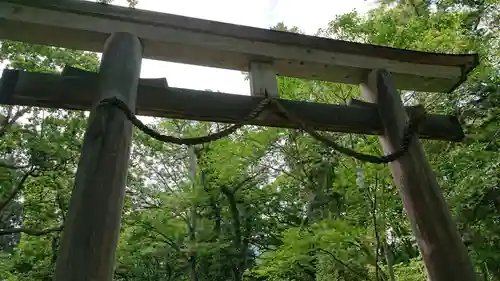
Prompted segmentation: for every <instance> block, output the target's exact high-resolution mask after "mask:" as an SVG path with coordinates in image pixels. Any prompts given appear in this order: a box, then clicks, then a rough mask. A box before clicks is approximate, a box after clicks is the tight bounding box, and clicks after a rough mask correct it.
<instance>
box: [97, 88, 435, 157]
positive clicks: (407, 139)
mask: <svg viewBox="0 0 500 281" xmlns="http://www.w3.org/2000/svg"><path fill="white" fill-rule="evenodd" d="M270 104H272V105H274V106H275V107H276V109H277V110H278V111H279V112H280V113H281V114H282V115H283V116H284V117H285V118H287V119H288V120H289V121H291V122H293V123H295V124H297V125H298V127H299V128H300V129H302V130H303V131H305V132H306V133H308V134H309V135H311V137H313V138H314V139H316V140H318V141H320V142H322V143H324V144H326V145H327V146H329V147H331V148H332V149H334V150H335V151H337V152H339V153H341V154H344V155H347V156H350V157H353V158H355V159H357V160H360V161H363V162H368V163H374V164H387V163H390V162H393V161H396V160H397V159H399V158H401V157H402V156H403V155H404V154H405V153H406V152H408V149H409V147H410V145H411V141H412V139H414V137H415V136H416V135H417V133H418V127H419V125H420V124H421V123H422V122H423V120H424V119H425V112H423V111H419V113H417V114H416V116H411V114H410V118H409V120H408V123H407V125H406V127H405V129H404V131H403V137H402V140H401V146H400V148H399V150H398V151H396V152H394V153H391V154H389V155H383V156H375V155H369V154H364V153H360V152H357V151H355V150H352V149H350V148H347V147H344V146H341V145H339V144H338V143H336V142H335V141H333V140H332V139H330V138H328V137H327V136H324V135H322V134H320V133H318V132H316V131H315V130H314V129H313V128H312V127H310V126H309V125H307V124H306V123H305V122H304V121H302V120H301V119H300V118H298V117H297V116H296V115H295V114H293V113H292V112H290V111H289V110H287V109H286V108H285V107H284V106H283V105H282V104H281V103H280V102H279V100H278V99H275V98H270V97H268V96H267V95H265V98H264V99H262V100H261V101H260V102H259V104H257V106H256V107H255V108H254V109H253V110H252V111H250V112H249V113H248V115H247V116H246V117H245V118H243V120H241V121H240V122H239V123H237V124H234V125H232V126H229V127H227V128H226V129H223V130H222V131H219V132H217V133H214V134H210V135H207V136H202V137H194V138H178V137H174V136H167V135H163V134H160V133H158V132H156V131H155V130H153V129H151V128H149V127H148V126H147V125H145V124H144V123H143V122H142V121H141V120H139V119H138V118H137V116H136V115H135V114H134V113H133V112H132V111H131V110H130V109H129V108H128V106H127V105H126V104H125V103H124V102H123V101H121V100H120V99H118V98H116V97H113V98H107V99H103V100H102V101H101V102H100V103H99V104H98V105H97V107H98V108H99V107H103V106H113V107H116V108H118V109H120V110H121V111H122V112H123V113H124V114H125V116H126V117H127V119H128V120H130V121H131V122H132V124H133V125H134V126H135V127H137V128H138V129H139V130H141V131H142V132H144V133H145V134H146V135H148V136H150V137H152V138H154V139H156V140H158V141H161V142H166V143H173V144H178V145H197V144H203V143H208V142H213V141H217V140H219V139H221V138H224V137H227V136H229V135H231V134H232V133H234V132H236V131H237V130H238V129H239V128H241V127H243V126H244V125H246V124H247V123H248V122H249V121H251V120H253V119H255V118H256V117H257V116H258V115H259V114H261V113H262V112H263V111H264V110H265V109H266V107H267V106H268V105H270Z"/></svg>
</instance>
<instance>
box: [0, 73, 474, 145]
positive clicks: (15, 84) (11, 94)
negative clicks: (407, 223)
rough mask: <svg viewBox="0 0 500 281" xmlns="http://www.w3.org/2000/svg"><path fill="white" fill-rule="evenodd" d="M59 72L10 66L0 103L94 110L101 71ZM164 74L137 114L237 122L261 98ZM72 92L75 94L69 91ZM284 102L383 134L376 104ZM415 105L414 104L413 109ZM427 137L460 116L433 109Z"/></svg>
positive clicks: (309, 118) (279, 123)
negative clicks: (184, 85) (171, 83)
mask: <svg viewBox="0 0 500 281" xmlns="http://www.w3.org/2000/svg"><path fill="white" fill-rule="evenodd" d="M66 74H68V75H70V74H71V75H73V76H59V75H53V74H44V73H31V72H25V71H18V70H5V71H4V74H3V76H2V80H1V83H2V85H3V86H0V103H2V104H15V105H28V106H40V107H49V108H65V109H75V110H90V108H91V107H92V104H93V103H95V102H96V101H97V100H98V99H99V97H98V95H97V94H96V93H97V91H96V81H97V74H96V73H92V72H85V71H82V70H77V69H72V70H67V71H66ZM165 84H166V81H165V80H164V79H140V82H139V87H138V96H137V107H136V113H137V114H138V115H146V116H154V117H166V118H176V119H189V120H199V121H212V122H223V123H238V122H240V121H241V120H242V119H244V118H245V117H246V116H247V115H248V113H249V112H250V111H252V110H253V109H254V108H255V107H256V106H257V104H258V103H259V102H260V100H261V98H259V97H250V96H242V95H234V94H227V93H217V92H208V91H196V90H188V89H180V88H168V87H165ZM69 93H71V94H69ZM280 102H281V103H282V104H283V106H284V107H285V108H286V109H287V110H290V111H291V112H293V113H295V114H296V115H297V116H299V117H300V118H301V119H302V120H304V121H306V122H307V123H308V124H309V125H311V126H312V127H313V128H314V129H316V130H321V131H334V132H344V133H358V134H374V135H377V134H382V133H383V127H382V124H381V122H380V117H379V116H378V111H377V108H376V107H368V108H363V107H358V106H345V105H336V104H324V103H312V102H299V101H292V100H283V99H282V100H280ZM409 110H412V109H409ZM261 116H262V118H261V119H260V118H259V119H256V120H252V121H251V122H249V123H248V124H252V125H261V126H270V127H283V128H297V124H294V123H292V122H290V121H289V120H286V119H285V118H283V117H282V116H280V115H278V114H276V113H274V112H273V110H272V108H271V111H268V112H265V114H262V115H261ZM419 133H420V136H421V137H422V138H427V139H436V140H447V141H460V140H462V139H463V137H464V134H463V131H462V128H461V126H460V123H459V122H458V119H457V118H456V117H455V116H445V115H436V114H429V115H428V116H427V120H426V121H425V122H424V123H423V125H422V127H421V128H420V130H419Z"/></svg>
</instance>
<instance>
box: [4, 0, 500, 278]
mask: <svg viewBox="0 0 500 281" xmlns="http://www.w3.org/2000/svg"><path fill="white" fill-rule="evenodd" d="M131 4H132V5H134V4H136V3H134V2H133V1H132V2H131ZM320 8H321V7H318V9H320ZM499 22H500V1H499V0H383V1H380V2H378V3H377V5H376V6H375V7H374V8H373V9H371V10H370V11H368V12H367V13H364V14H359V13H357V12H350V13H346V14H343V15H339V16H335V17H333V18H332V20H331V22H330V23H329V24H328V26H325V27H324V28H323V29H321V30H320V31H318V35H319V36H324V37H330V38H337V39H343V40H349V41H355V42H363V43H372V44H378V45H384V46H391V47H398V48H407V49H413V50H422V51H433V52H445V53H470V52H475V53H478V54H479V55H480V58H481V64H480V66H479V67H478V68H476V69H475V70H474V71H473V72H472V73H471V74H470V75H469V78H468V80H467V82H465V83H464V84H463V85H461V86H460V87H459V88H458V89H456V90H455V91H454V92H453V93H450V94H442V93H441V94H438V93H420V92H403V93H402V96H403V97H404V101H405V104H407V105H412V104H422V105H424V106H425V107H426V109H427V110H428V111H431V112H434V113H443V114H453V115H457V116H458V117H459V119H460V121H461V124H462V125H463V127H464V129H465V130H466V139H465V140H464V142H462V143H450V142H443V141H427V140H425V141H423V144H424V148H425V151H426V154H427V157H428V159H429V161H430V163H431V165H432V167H433V169H434V171H435V174H436V176H437V178H438V181H439V184H440V186H441V188H442V192H443V194H444V196H445V198H446V200H447V202H448V205H449V208H450V209H451V212H452V215H453V217H454V219H455V221H456V223H457V225H458V228H459V231H460V234H461V236H462V238H463V240H464V243H465V244H466V246H467V249H468V251H469V255H470V257H471V259H472V261H473V263H474V265H475V268H476V271H477V274H478V280H484V281H487V280H496V281H500V153H499V148H500V36H499V34H500V25H499ZM273 29H277V30H284V31H290V32H298V33H300V32H301V31H300V27H287V26H286V23H279V24H277V25H276V26H274V27H273ZM0 62H2V63H5V64H7V67H12V68H17V69H23V70H29V71H40V72H58V71H60V69H61V67H63V66H64V65H71V66H74V67H79V68H82V69H86V70H90V71H97V69H98V65H99V60H98V55H97V54H94V53H88V52H81V51H72V50H67V49H61V48H53V47H47V46H39V45H30V44H24V43H19V42H12V41H7V40H4V41H1V46H0ZM167 78H168V77H167ZM278 84H279V90H280V93H281V95H282V97H283V98H286V99H294V100H303V101H314V102H322V103H345V102H347V101H348V100H349V99H350V98H352V97H357V96H359V88H358V87H357V86H351V85H344V84H333V83H327V82H323V81H308V80H300V79H292V78H286V77H279V81H278ZM150 125H151V126H153V127H154V128H155V129H156V130H158V131H160V132H162V133H165V134H170V135H177V136H184V137H189V136H198V135H204V134H207V133H209V132H211V131H213V130H216V129H217V128H218V127H219V125H218V124H215V125H214V124H209V123H205V122H193V121H185V120H166V119H160V118H156V119H153V120H152V122H151V123H150ZM85 127H86V118H85V113H84V112H78V111H67V110H46V109H41V108H27V107H18V106H13V107H6V106H2V107H1V108H0V280H9V281H21V280H22V281H40V280H42V281H49V280H51V279H52V275H53V271H54V263H55V260H56V257H57V249H58V245H59V240H60V235H61V231H62V225H63V224H64V220H65V214H66V212H67V208H68V202H69V198H70V196H71V190H72V186H73V179H74V175H75V171H76V167H77V163H78V158H79V152H80V148H81V144H82V139H83V134H84V131H85ZM332 136H333V137H334V138H335V139H336V141H338V142H339V143H342V144H343V145H345V146H348V147H352V148H354V149H355V150H357V151H360V152H365V153H370V154H381V153H382V152H381V149H380V146H379V143H378V139H377V137H376V136H360V135H349V134H334V135H332ZM196 152H197V154H198V160H197V166H198V173H197V175H196V177H195V179H194V180H191V179H190V177H189V176H188V166H189V160H188V158H187V151H186V148H185V147H179V146H176V145H170V144H165V143H160V142H158V141H155V140H153V139H151V138H150V137H148V136H146V135H145V134H143V133H141V132H140V131H139V130H135V131H134V139H133V147H132V152H131V161H130V168H129V174H128V180H127V187H126V198H125V204H124V210H123V219H122V228H121V236H120V242H119V246H118V250H117V261H116V266H115V274H114V275H115V277H114V278H115V280H117V281H118V280H119V281H149V280H155V281H157V280H167V281H177V280H179V281H181V280H191V281H202V280H207V281H208V280H210V281H216V280H221V281H223V280H224V281H226V280H232V281H241V280H249V281H250V280H272V281H291V280H300V281H313V280H314V281H316V280H317V281H323V280H324V281H330V280H344V281H351V280H377V281H379V280H391V281H393V280H400V281H417V280H425V279H426V275H425V274H426V273H425V268H424V266H423V263H422V260H421V257H420V255H419V251H418V248H417V246H416V242H415V239H414V236H413V234H412V232H411V227H410V225H409V222H408V219H407V217H406V215H405V212H404V210H403V207H402V203H401V199H400V198H399V194H398V189H397V188H396V187H395V186H394V184H393V183H392V179H391V175H390V172H389V171H388V168H387V166H384V165H372V164H366V163H362V162H358V161H355V160H353V159H351V158H346V157H344V156H342V155H339V154H337V153H335V152H334V151H332V150H330V149H328V148H327V147H325V146H324V145H322V144H320V143H318V142H317V141H315V140H313V139H312V138H310V137H309V136H308V135H307V134H302V133H301V132H299V131H295V130H288V129H279V128H265V127H251V126H249V127H245V128H243V129H240V130H239V131H238V132H237V133H236V134H234V135H233V136H231V137H229V138H226V139H222V140H219V141H217V142H213V143H210V144H208V145H203V146H199V147H196Z"/></svg>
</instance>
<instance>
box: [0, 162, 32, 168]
mask: <svg viewBox="0 0 500 281" xmlns="http://www.w3.org/2000/svg"><path fill="white" fill-rule="evenodd" d="M0 167H2V168H7V169H12V170H17V169H24V168H28V167H29V165H24V166H16V165H13V164H10V163H7V162H4V161H0Z"/></svg>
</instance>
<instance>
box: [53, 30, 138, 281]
mask: <svg viewBox="0 0 500 281" xmlns="http://www.w3.org/2000/svg"><path fill="white" fill-rule="evenodd" d="M141 59H142V45H141V42H140V41H139V38H137V37H136V36H134V35H131V34H128V33H115V34H113V35H111V36H110V37H109V38H108V40H107V41H106V46H105V49H104V52H103V56H102V61H101V66H100V74H99V86H100V88H99V89H100V98H101V99H105V98H109V97H118V98H119V99H121V100H122V101H124V102H125V103H126V104H127V105H128V106H129V108H131V109H132V110H135V102H136V93H137V85H138V82H139V74H140V69H141ZM131 138H132V124H131V123H130V121H128V120H127V118H126V117H125V115H124V114H123V113H122V112H121V111H120V109H118V108H113V107H110V106H105V107H98V108H97V109H95V110H93V111H92V113H91V114H90V117H89V124H88V127H87V131H86V133H85V139H84V142H83V148H82V152H81V156H80V162H79V164H78V171H77V173H76V179H75V185H74V188H73V193H72V195H71V201H70V206H69V211H68V216H67V220H66V222H65V225H64V232H63V235H62V242H61V246H60V249H59V254H58V259H57V264H56V272H55V276H54V280H55V281H70V280H71V281H95V280H99V281H110V280H112V277H113V265H114V260H115V251H116V246H117V243H118V236H119V232H120V217H121V211H122V204H123V195H124V190H125V183H126V177H127V166H128V161H129V153H130V144H131Z"/></svg>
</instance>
